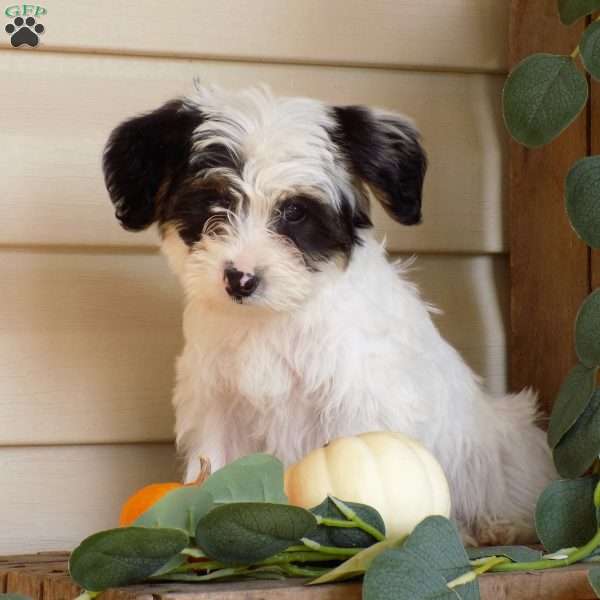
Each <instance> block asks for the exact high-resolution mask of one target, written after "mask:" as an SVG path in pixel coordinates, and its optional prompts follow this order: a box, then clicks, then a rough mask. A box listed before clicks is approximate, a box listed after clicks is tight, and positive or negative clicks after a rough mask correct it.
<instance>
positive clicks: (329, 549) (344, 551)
mask: <svg viewBox="0 0 600 600" xmlns="http://www.w3.org/2000/svg"><path fill="white" fill-rule="evenodd" d="M300 541H301V542H302V543H303V544H304V545H305V546H306V547H307V548H310V549H311V550H314V551H315V552H320V553H322V554H327V555H332V556H344V557H346V556H354V555H355V554H358V553H359V552H362V551H363V550H364V548H338V547H337V546H323V545H322V544H319V542H314V541H313V540H309V539H308V538H302V539H301V540H300Z"/></svg>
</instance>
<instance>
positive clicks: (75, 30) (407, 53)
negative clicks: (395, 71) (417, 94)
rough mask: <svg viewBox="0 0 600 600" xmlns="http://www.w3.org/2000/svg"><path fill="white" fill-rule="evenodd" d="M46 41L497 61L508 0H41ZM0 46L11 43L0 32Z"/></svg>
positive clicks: (250, 53) (350, 58)
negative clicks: (171, 1) (173, 2)
mask: <svg viewBox="0 0 600 600" xmlns="http://www.w3.org/2000/svg"><path fill="white" fill-rule="evenodd" d="M43 6H44V7H45V8H47V10H48V14H47V15H46V16H44V17H41V18H40V21H41V22H43V24H44V25H45V27H46V32H45V33H44V35H43V36H42V40H41V45H40V46H39V48H43V49H52V50H54V49H65V50H78V51H82V50H83V51H92V52H119V53H136V54H151V55H163V56H164V55H167V56H185V57H201V58H226V59H245V60H261V61H264V60H266V61H291V62H302V63H304V62H309V63H315V62H317V63H330V64H331V63H333V64H361V65H365V64H367V65H387V66H402V67H411V68H427V69H435V70H439V69H455V70H461V71H462V70H478V71H495V72H497V71H501V70H504V69H506V65H507V39H508V0H369V1H368V2H365V0H328V1H327V2H325V1H323V0H286V1H285V2H281V0H220V1H219V2H214V1H212V0H180V1H179V2H178V3H177V6H176V10H174V7H173V6H168V5H165V3H164V2H161V1H160V0H146V1H145V2H144V3H143V4H142V5H134V4H127V3H123V2H119V1H118V0H105V1H104V2H93V1H92V0H83V1H82V0H80V1H79V2H76V3H74V2H64V1H59V0H46V1H45V2H44V3H43ZM0 39H1V42H0V47H9V39H8V36H2V38H0Z"/></svg>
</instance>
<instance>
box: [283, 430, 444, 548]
mask: <svg viewBox="0 0 600 600" xmlns="http://www.w3.org/2000/svg"><path fill="white" fill-rule="evenodd" d="M285 491H286V494H287V496H288V498H289V501H290V504H294V505H296V506H302V507H304V508H312V507H314V506H316V505H318V504H320V503H321V502H322V501H323V500H324V499H325V497H326V496H327V495H332V496H335V497H336V498H339V499H340V500H345V501H348V502H360V503H363V504H368V505H370V506H372V507H374V508H376V509H377V510H378V511H379V513H380V514H381V516H382V518H383V520H384V522H385V526H386V536H387V537H392V536H394V537H395V536H401V535H407V534H409V533H410V532H411V531H412V530H413V529H414V528H415V527H416V526H417V525H418V524H419V523H420V522H421V521H422V520H423V519H424V518H425V517H428V516H429V515H442V516H444V517H449V516H450V490H449V488H448V481H447V480H446V476H445V475H444V471H443V470H442V467H441V466H440V464H439V463H438V462H437V460H436V459H435V458H434V457H433V455H432V454H431V453H430V452H429V451H428V450H426V449H425V448H424V447H423V446H422V445H421V444H420V443H419V442H417V441H416V440H414V439H412V438H410V437H408V436H406V435H403V434H401V433H391V432H373V433H363V434H362V435H357V436H355V437H347V438H339V439H337V440H334V441H333V442H330V443H329V444H328V445H327V446H325V447H324V448H319V449H317V450H313V451H312V452H311V453H310V454H308V455H307V456H306V457H305V458H303V459H302V460H301V461H300V462H298V463H296V464H295V465H292V466H291V467H289V468H288V470H287V471H286V473H285Z"/></svg>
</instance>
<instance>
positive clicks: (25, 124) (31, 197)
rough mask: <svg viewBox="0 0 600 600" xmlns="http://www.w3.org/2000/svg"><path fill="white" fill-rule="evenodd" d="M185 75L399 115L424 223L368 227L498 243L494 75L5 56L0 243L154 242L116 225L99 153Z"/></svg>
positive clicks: (395, 237)
mask: <svg viewBox="0 0 600 600" xmlns="http://www.w3.org/2000/svg"><path fill="white" fill-rule="evenodd" d="M195 75H201V76H202V77H203V79H204V80H206V81H211V82H217V83H220V84H223V85H225V86H227V87H231V88H238V87H244V86H248V85H253V84H256V83H257V82H265V83H267V84H270V85H271V86H272V87H273V89H274V91H275V92H277V93H282V94H288V95H305V96H314V97H317V98H321V99H323V100H325V101H328V102H331V103H339V104H354V103H358V104H368V105H376V106H383V107H386V108H389V109H392V110H397V111H400V112H404V113H406V114H409V115H410V116H411V117H413V118H415V119H416V121H417V123H418V124H419V126H420V128H421V129H422V131H423V135H424V142H425V146H426V148H427V151H428V154H429V158H430V169H429V175H428V178H427V182H426V186H425V187H426V189H425V204H424V219H425V221H424V224H423V225H422V226H419V227H413V228H404V227H402V226H400V225H398V224H396V223H393V222H391V221H390V220H389V219H388V218H387V217H385V216H384V213H383V211H382V210H381V209H379V207H378V208H377V209H376V211H375V218H374V220H375V223H376V225H377V227H378V230H379V232H380V234H383V233H386V234H387V238H388V244H389V247H390V248H392V249H393V250H396V251H406V252H410V251H420V252H446V251H451V252H475V253H480V252H485V253H493V252H501V251H503V250H504V249H505V242H504V225H503V224H504V211H503V204H502V197H503V180H504V176H503V169H504V156H505V136H504V130H503V125H502V119H501V114H500V90H501V86H502V77H499V76H490V75H461V74H439V73H437V74H436V73H418V72H403V71H385V70H377V69H358V68H335V67H307V66H293V65H287V66H283V65H261V64H241V63H219V62H201V61H183V60H167V59H156V60H154V59H152V60H151V59H147V58H117V57H106V56H85V57H82V56H78V55H55V54H44V53H36V52H15V51H4V52H0V76H1V77H2V81H3V85H2V87H1V89H0V104H1V105H2V107H3V110H2V111H0V144H1V146H2V149H3V151H2V153H0V177H1V178H2V198H3V202H2V208H1V209H0V216H1V218H2V228H0V244H13V245H14V244H17V245H28V244H59V245H65V244H66V245H78V244H82V245H137V246H140V245H146V246H147V245H153V244H155V243H156V238H155V235H154V234H153V233H150V232H145V233H143V234H137V235H134V234H131V233H127V232H124V231H122V230H121V229H120V227H119V226H118V225H117V223H116V221H115V220H114V218H113V215H112V207H111V206H110V202H109V200H108V197H107V194H106V191H105V189H104V186H103V182H102V175H101V170H100V156H101V151H102V147H103V145H104V143H105V141H106V138H107V136H108V134H109V132H110V130H111V129H112V128H113V127H114V126H116V125H117V124H118V123H119V122H120V121H121V120H123V119H125V118H127V117H130V116H132V115H133V114H136V113H138V112H140V111H144V110H149V109H153V108H155V107H156V106H158V105H159V103H161V102H163V101H165V100H167V99H168V98H171V97H173V96H176V95H179V94H182V93H186V92H188V91H189V90H190V89H191V81H192V79H193V77H194V76H195ZM24 98H26V99H27V100H26V102H24V100H23V99H24Z"/></svg>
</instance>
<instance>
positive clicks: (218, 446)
mask: <svg viewBox="0 0 600 600" xmlns="http://www.w3.org/2000/svg"><path fill="white" fill-rule="evenodd" d="M189 404H190V403H189V402H182V403H179V404H176V423H175V431H176V438H177V449H178V452H179V453H180V454H181V456H182V457H183V461H184V469H185V474H184V482H185V483H191V482H193V481H195V480H196V479H197V478H198V475H199V474H200V468H201V465H200V457H201V456H203V457H205V458H208V459H209V460H210V464H211V467H212V471H213V472H214V471H216V470H217V469H220V468H221V467H223V466H224V465H225V464H226V463H227V461H228V460H231V457H230V445H231V440H232V439H235V437H236V434H237V432H234V431H232V429H233V428H234V427H235V425H234V424H233V423H232V422H231V420H229V419H227V415H226V410H225V407H226V406H227V403H223V404H222V405H221V406H220V405H219V404H218V403H213V404H212V405H210V406H207V405H206V404H201V405H200V406H198V405H197V403H196V402H193V403H192V404H193V405H195V406H194V408H196V410H193V411H190V410H186V409H189Z"/></svg>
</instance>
